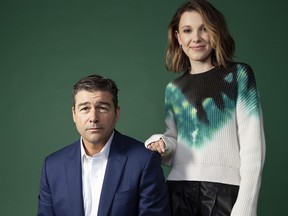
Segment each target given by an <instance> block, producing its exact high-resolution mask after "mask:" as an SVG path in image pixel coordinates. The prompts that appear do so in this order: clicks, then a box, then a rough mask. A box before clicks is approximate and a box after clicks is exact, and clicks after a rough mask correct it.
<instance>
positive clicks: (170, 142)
mask: <svg viewBox="0 0 288 216" xmlns="http://www.w3.org/2000/svg"><path fill="white" fill-rule="evenodd" d="M166 91H167V88H166ZM167 104H169V98H167V97H166V93H165V109H166V111H165V112H166V117H165V123H166V131H165V133H164V134H154V135H152V136H151V137H150V138H149V139H147V140H146V141H145V147H146V148H147V146H148V145H149V144H150V143H152V142H155V141H157V140H159V139H160V138H162V139H163V141H164V143H165V145H166V146H165V152H164V154H163V155H162V164H163V165H165V166H171V165H172V160H173V156H174V153H175V151H176V146H177V127H176V124H175V121H174V116H173V111H172V110H171V109H172V106H170V105H167Z"/></svg>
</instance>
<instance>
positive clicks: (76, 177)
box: [65, 141, 84, 216]
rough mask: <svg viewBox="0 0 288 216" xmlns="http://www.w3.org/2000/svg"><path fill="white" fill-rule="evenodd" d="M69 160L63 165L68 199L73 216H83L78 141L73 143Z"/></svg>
mask: <svg viewBox="0 0 288 216" xmlns="http://www.w3.org/2000/svg"><path fill="white" fill-rule="evenodd" d="M69 157H70V159H69V160H68V161H67V162H66V163H65V173H66V177H67V184H68V189H69V194H68V196H69V198H70V203H71V206H69V207H70V208H71V209H72V214H73V215H77V216H78V215H79V216H83V215H84V207H83V198H82V197H83V196H82V174H81V172H82V171H81V170H82V169H81V153H80V143H79V141H77V142H75V143H74V148H73V149H72V151H71V153H70V154H69Z"/></svg>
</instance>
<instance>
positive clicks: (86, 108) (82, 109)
mask: <svg viewBox="0 0 288 216" xmlns="http://www.w3.org/2000/svg"><path fill="white" fill-rule="evenodd" d="M88 109H89V108H88V107H82V108H81V109H80V111H86V110H88Z"/></svg>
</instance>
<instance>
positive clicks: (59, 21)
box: [0, 0, 288, 216]
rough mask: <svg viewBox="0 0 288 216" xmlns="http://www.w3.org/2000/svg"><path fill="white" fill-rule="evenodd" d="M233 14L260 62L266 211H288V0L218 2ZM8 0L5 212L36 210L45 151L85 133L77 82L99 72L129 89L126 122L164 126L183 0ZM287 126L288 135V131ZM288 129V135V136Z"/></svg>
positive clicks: (241, 50) (1, 47) (1, 78)
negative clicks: (169, 35) (75, 114)
mask: <svg viewBox="0 0 288 216" xmlns="http://www.w3.org/2000/svg"><path fill="white" fill-rule="evenodd" d="M211 2H212V3H214V5H215V6H216V7H217V8H218V9H219V10H221V11H222V12H223V13H224V14H225V16H226V18H227V21H228V24H229V27H230V30H231V33H232V35H233V36H234V38H235V40H236V45H237V53H236V54H237V58H236V60H237V61H243V62H246V63H249V64H250V65H251V66H252V67H253V68H254V71H255V74H256V78H257V81H258V88H259V91H260V94H261V99H262V105H263V111H264V120H265V131H266V140H267V157H266V164H265V169H264V174H263V184H262V190H261V195H260V200H259V211H258V213H259V215H260V216H271V215H273V216H278V215H279V216H283V215H285V214H286V211H285V210H286V206H285V205H286V203H287V198H286V197H285V195H286V193H287V192H288V191H287V187H286V184H287V182H288V178H287V174H286V173H287V171H285V167H286V164H288V163H287V162H288V159H287V158H288V157H287V155H288V151H287V150H288V146H287V144H288V142H287V140H286V137H287V132H286V129H287V126H286V122H287V114H286V113H285V112H286V111H287V109H288V106H287V95H286V94H287V92H288V91H287V85H286V80H287V76H288V75H287V72H288V71H287V69H286V63H285V62H287V60H286V58H287V48H288V47H287V36H288V34H287V31H288V29H287V24H286V20H287V15H286V14H287V4H286V1H284V0H283V1H274V2H273V4H272V3H269V2H267V1H260V0H254V1H251V0H242V1H224V0H222V1H220V0H219V1H216V0H213V1H211ZM1 3H2V4H1V7H0V57H1V60H0V88H1V89H0V98H1V105H0V115H1V119H0V127H1V144H0V153H1V157H0V168H1V169H0V170H1V173H0V203H1V207H0V215H5V216H6V215H8V216H18V215H24V216H30V215H35V214H36V210H37V195H38V187H39V178H40V171H41V166H42V162H43V159H44V157H45V156H46V155H47V154H49V153H51V152H53V151H55V150H57V149H59V148H61V147H63V146H65V145H67V144H69V143H71V142H73V141H74V140H75V139H78V134H77V132H76V130H75V128H74V125H73V121H72V118H71V98H70V92H71V88H72V85H73V84H74V83H75V82H76V81H77V80H78V79H79V78H81V77H83V76H86V75H89V74H91V73H99V74H102V75H104V76H108V77H111V78H113V79H114V80H115V81H116V82H117V83H118V86H119V88H120V95H119V97H120V105H121V119H120V122H119V123H118V125H117V129H118V130H120V131H121V132H123V133H126V134H129V135H131V136H133V137H135V138H138V139H140V140H142V141H144V140H145V139H146V138H147V137H148V136H150V135H151V134H153V133H159V132H163V130H164V122H163V121H164V114H163V102H164V101H163V100H164V98H163V96H164V88H165V85H166V83H167V82H168V81H170V80H171V79H173V78H174V77H176V75H175V74H172V73H169V72H166V70H165V67H164V56H165V48H166V27H167V25H168V22H169V21H170V18H171V17H172V15H173V13H174V12H175V10H176V8H177V7H178V6H179V5H180V4H181V3H182V1H176V0H165V1H164V0H158V1H155V0H146V1H142V0H122V1H121V0H110V1H97V0H90V1H87V0H82V1H74V0H65V1H61V0H57V1H56V0H50V1H41V0H40V1H39V0H37V1H36V0H34V1H31V0H25V1H22V0H11V1H6V2H5V3H3V2H1ZM285 133H286V134H285ZM285 135H286V136H285Z"/></svg>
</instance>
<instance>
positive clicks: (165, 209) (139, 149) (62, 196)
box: [38, 75, 170, 216]
mask: <svg viewBox="0 0 288 216" xmlns="http://www.w3.org/2000/svg"><path fill="white" fill-rule="evenodd" d="M117 98H118V89H117V86H116V84H115V82H114V81H113V80H111V79H107V78H103V77H101V76H99V75H91V76H88V77H85V78H83V79H81V80H80V81H78V82H77V83H76V84H75V85H74V88H73V107H72V114H73V120H74V122H75V124H76V128H77V130H78V132H79V134H80V135H81V138H80V140H78V141H76V142H74V143H73V144H71V145H68V146H66V147H64V148H63V149H61V150H59V151H57V152H55V153H52V154H51V155H49V156H48V157H47V158H46V159H45V162H44V165H43V169H42V176H41V183H40V193H39V204H38V216H48V215H49V216H50V215H53V216H54V215H56V216H96V215H98V216H106V215H110V216H133V215H149V216H153V215H157V216H158V215H163V216H169V215H170V207H169V204H168V202H169V200H168V195H167V189H166V184H165V179H164V176H163V170H162V168H161V165H160V163H161V159H160V155H159V154H158V153H154V152H151V151H149V150H146V149H145V147H144V145H143V144H142V143H141V142H139V141H137V140H135V139H133V138H131V137H128V136H125V135H122V134H121V133H119V132H118V131H117V130H115V125H116V122H117V121H118V119H119V115H120V108H119V106H118V99H117Z"/></svg>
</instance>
